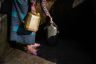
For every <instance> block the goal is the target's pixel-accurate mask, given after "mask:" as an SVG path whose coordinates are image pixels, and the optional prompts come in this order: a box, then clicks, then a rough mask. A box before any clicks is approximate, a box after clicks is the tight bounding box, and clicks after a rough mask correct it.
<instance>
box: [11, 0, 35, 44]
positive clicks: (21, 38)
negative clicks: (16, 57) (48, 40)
mask: <svg viewBox="0 0 96 64" xmlns="http://www.w3.org/2000/svg"><path fill="white" fill-rule="evenodd" d="M28 6H29V4H28V0H13V2H12V22H11V34H10V40H11V41H16V42H18V43H22V44H32V43H35V35H36V33H35V32H32V33H31V34H28V35H18V34H17V30H18V28H19V26H20V23H21V22H22V20H23V19H24V17H25V16H26V14H27V12H28Z"/></svg>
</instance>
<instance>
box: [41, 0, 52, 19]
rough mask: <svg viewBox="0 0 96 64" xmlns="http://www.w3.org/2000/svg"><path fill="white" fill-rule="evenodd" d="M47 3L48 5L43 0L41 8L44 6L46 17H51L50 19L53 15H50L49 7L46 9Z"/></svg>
mask: <svg viewBox="0 0 96 64" xmlns="http://www.w3.org/2000/svg"><path fill="white" fill-rule="evenodd" d="M46 3H47V1H46V0H41V6H42V9H43V11H44V13H45V15H46V16H49V17H50V18H51V15H50V13H49V11H48V9H47V7H46Z"/></svg>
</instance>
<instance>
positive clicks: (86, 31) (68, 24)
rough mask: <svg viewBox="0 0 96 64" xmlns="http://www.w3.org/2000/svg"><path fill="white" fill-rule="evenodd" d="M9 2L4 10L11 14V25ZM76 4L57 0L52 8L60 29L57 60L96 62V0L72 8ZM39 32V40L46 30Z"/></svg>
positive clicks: (80, 63) (62, 63)
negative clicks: (95, 36)
mask: <svg viewBox="0 0 96 64" xmlns="http://www.w3.org/2000/svg"><path fill="white" fill-rule="evenodd" d="M5 3H6V5H8V6H5V5H4V7H2V8H1V11H0V13H4V14H5V13H6V14H7V15H8V23H9V24H8V27H9V26H10V11H11V7H10V6H11V0H6V2H4V4H5ZM72 3H73V0H56V2H55V4H54V5H53V6H52V8H51V10H50V13H51V15H52V16H53V19H54V22H56V24H57V25H58V27H59V30H60V33H59V38H58V39H59V42H58V44H57V45H58V46H57V48H56V52H57V53H56V56H57V57H56V58H57V62H56V63H57V64H95V63H96V61H95V59H96V52H95V48H96V46H95V41H94V30H95V29H94V26H95V25H94V21H96V20H95V16H96V12H95V11H96V5H95V4H96V3H95V1H94V3H93V1H92V0H90V1H89V0H86V1H84V2H83V3H82V4H80V5H78V6H77V7H75V8H72ZM2 6H3V5H2ZM8 31H9V30H8ZM38 35H39V36H37V39H38V38H40V37H41V35H44V33H42V31H39V33H38ZM8 36H9V34H8ZM43 37H45V36H43Z"/></svg>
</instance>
